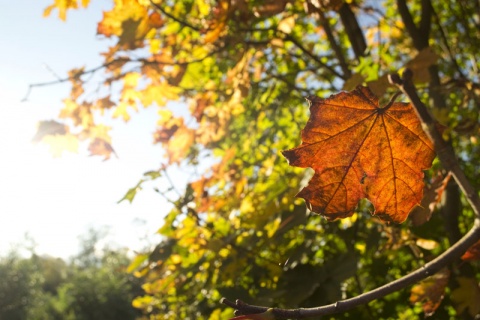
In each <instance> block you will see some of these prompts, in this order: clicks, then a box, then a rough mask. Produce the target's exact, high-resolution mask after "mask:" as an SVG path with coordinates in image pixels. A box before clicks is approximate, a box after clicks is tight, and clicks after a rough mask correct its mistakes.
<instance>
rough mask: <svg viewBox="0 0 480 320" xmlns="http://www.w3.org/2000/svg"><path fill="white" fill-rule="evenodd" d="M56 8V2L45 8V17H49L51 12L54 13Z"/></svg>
mask: <svg viewBox="0 0 480 320" xmlns="http://www.w3.org/2000/svg"><path fill="white" fill-rule="evenodd" d="M54 8H55V5H54V4H51V5H49V6H48V7H46V8H45V10H43V17H44V18H46V17H48V16H49V15H50V14H51V13H52V10H53V9H54Z"/></svg>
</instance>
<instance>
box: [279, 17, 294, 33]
mask: <svg viewBox="0 0 480 320" xmlns="http://www.w3.org/2000/svg"><path fill="white" fill-rule="evenodd" d="M294 26H295V16H290V17H288V18H286V19H283V20H282V21H280V23H279V24H278V27H277V29H278V30H280V31H282V32H283V33H286V34H289V33H291V32H292V30H293V27H294Z"/></svg>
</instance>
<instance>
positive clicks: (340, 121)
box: [283, 87, 435, 222]
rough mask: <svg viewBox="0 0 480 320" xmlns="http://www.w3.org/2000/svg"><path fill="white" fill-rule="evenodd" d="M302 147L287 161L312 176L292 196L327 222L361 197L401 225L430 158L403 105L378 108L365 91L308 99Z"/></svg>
mask: <svg viewBox="0 0 480 320" xmlns="http://www.w3.org/2000/svg"><path fill="white" fill-rule="evenodd" d="M309 101H310V104H311V106H310V120H309V121H308V122H307V125H306V127H305V129H304V130H303V132H302V141H303V143H302V145H301V146H300V147H297V148H295V149H292V150H288V151H284V152H283V155H284V156H285V157H286V158H287V159H288V160H289V163H290V164H291V165H294V166H298V167H311V168H312V169H314V170H315V175H314V176H313V178H312V180H311V181H310V183H309V185H308V186H307V187H305V188H304V189H303V190H302V191H301V192H300V193H299V194H298V195H297V196H299V197H301V198H304V199H305V200H306V201H307V206H308V208H309V209H310V210H312V211H314V212H318V213H321V214H322V215H323V216H324V217H326V218H327V219H328V220H334V219H338V218H346V217H349V216H351V215H352V214H353V213H354V211H355V209H356V207H357V204H358V201H359V200H360V199H362V198H368V199H369V200H370V201H371V202H372V203H373V206H374V207H375V212H374V214H376V215H379V216H380V217H381V218H383V219H385V220H387V221H394V222H403V221H405V220H406V219H407V217H408V214H409V213H410V211H411V210H412V208H413V207H414V206H416V205H419V204H420V201H421V200H422V196H423V171H422V170H425V169H428V168H429V167H430V165H431V163H432V160H433V158H434V157H435V152H434V151H433V144H432V142H431V141H430V140H429V138H428V137H427V135H426V134H425V133H424V132H423V130H422V127H421V126H420V121H419V120H418V117H417V115H416V114H415V112H414V111H413V109H412V106H411V105H410V104H406V103H398V102H393V101H392V102H390V103H389V104H388V105H386V106H384V107H380V106H379V105H378V98H377V97H376V96H375V95H374V94H373V93H372V92H371V91H370V90H369V89H368V88H365V87H358V88H357V89H356V90H355V91H352V92H350V93H340V94H337V95H334V96H331V97H330V98H328V99H324V100H322V99H318V98H315V97H311V98H309Z"/></svg>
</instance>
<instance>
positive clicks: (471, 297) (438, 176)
mask: <svg viewBox="0 0 480 320" xmlns="http://www.w3.org/2000/svg"><path fill="white" fill-rule="evenodd" d="M88 4H89V0H82V1H81V3H80V2H79V1H76V0H69V1H57V0H55V2H54V3H53V4H52V5H50V6H49V7H47V8H46V9H45V12H44V15H45V16H49V15H51V14H52V13H58V17H59V18H60V19H62V20H65V19H66V18H67V12H68V10H70V9H77V8H79V7H81V6H83V7H86V6H88ZM479 10H480V2H478V1H467V0H459V1H455V2H454V1H430V0H415V1H406V0H384V1H368V0H363V1H362V0H357V1H342V0H318V1H314V0H306V1H296V0H279V1H273V0H272V1H270V0H266V1H257V0H251V1H247V0H216V1H213V0H212V1H210V0H195V1H194V0H181V1H168V0H150V1H148V0H115V1H113V3H112V8H111V10H109V11H106V12H104V14H103V19H102V20H101V21H99V23H98V27H97V34H98V36H99V37H100V38H108V39H111V40H110V41H112V42H111V43H112V45H111V46H110V47H109V49H108V50H107V51H106V52H102V53H100V54H101V56H102V57H103V64H102V65H99V66H93V67H90V68H86V67H77V68H75V69H72V70H71V71H70V72H69V74H68V76H67V77H66V78H65V79H63V80H60V81H69V82H70V83H71V93H70V96H69V97H66V98H65V100H64V107H63V109H62V110H61V111H60V114H59V116H58V119H53V120H47V121H45V122H42V123H41V124H40V126H39V131H38V133H37V135H36V137H35V139H36V140H38V141H45V142H47V143H60V144H62V143H63V144H64V145H65V144H67V145H68V144H69V143H70V144H72V143H73V144H74V145H75V142H76V141H85V142H86V143H87V144H88V150H89V152H90V153H91V154H92V155H98V156H101V157H104V158H105V159H108V158H109V157H110V156H111V155H112V153H114V149H115V140H114V138H115V137H111V136H110V134H109V131H110V127H109V126H108V125H107V124H106V122H105V119H106V118H118V119H121V120H123V121H129V119H130V118H131V117H133V116H135V112H137V111H140V109H141V108H157V110H158V120H157V127H156V128H147V130H151V131H154V133H153V139H152V140H153V143H154V144H159V145H161V146H163V148H164V150H165V158H164V159H159V167H158V168H145V170H148V171H146V173H145V174H144V176H143V177H139V178H141V179H140V181H139V183H138V184H137V185H136V186H133V187H132V189H130V190H128V192H126V194H125V196H124V197H123V199H122V200H123V201H134V198H135V194H136V193H137V191H138V190H140V189H141V188H142V187H152V188H155V189H156V190H157V191H158V193H159V196H161V197H164V198H166V199H167V200H168V201H170V202H171V203H172V204H173V209H172V210H171V211H170V212H165V223H164V225H163V226H160V228H159V230H158V232H159V233H160V234H161V235H162V236H163V240H162V241H161V243H159V244H158V245H157V246H156V248H155V249H154V250H153V251H152V252H145V253H143V254H139V255H138V256H137V257H136V259H135V261H134V262H133V263H132V264H131V266H130V271H132V272H135V274H136V275H137V276H139V277H142V278H143V279H144V281H145V284H144V286H143V289H144V290H145V294H144V295H142V296H139V297H137V298H135V299H134V300H133V305H134V306H135V307H137V308H139V309H141V310H142V311H143V312H144V314H145V319H147V318H148V319H179V318H180V319H211V320H214V319H228V318H231V317H233V310H232V309H229V308H225V306H222V305H221V304H220V303H219V301H220V298H221V297H222V296H225V297H227V298H232V299H234V298H239V299H241V300H243V301H248V302H249V303H253V304H257V305H265V306H275V307H288V308H297V307H314V306H321V305H324V304H328V303H334V302H336V301H338V300H341V299H345V298H347V297H353V296H356V295H359V294H361V293H363V292H366V291H368V290H371V289H374V288H376V287H378V286H380V285H382V284H385V283H388V282H390V281H392V280H394V279H397V278H399V277H401V276H402V275H405V274H407V273H409V272H410V271H412V270H414V269H417V268H419V267H422V266H423V265H425V263H427V262H429V261H431V260H432V259H433V258H435V257H436V256H438V255H439V254H440V253H441V252H442V251H444V250H446V249H447V248H448V247H449V246H451V245H452V244H453V243H455V242H456V241H457V240H459V239H460V237H461V236H462V234H464V233H466V232H467V231H468V230H469V229H470V227H471V226H472V225H473V223H474V218H475V214H474V212H473V210H472V209H471V207H470V206H469V205H468V203H467V200H468V199H467V197H466V196H465V195H464V194H462V193H461V192H460V191H459V188H458V186H457V184H456V183H455V182H453V179H449V177H450V175H449V174H448V172H447V171H448V170H446V169H445V167H444V166H442V164H441V163H440V162H439V161H438V160H434V162H433V166H432V168H431V169H429V170H428V171H425V182H426V186H425V188H424V190H423V195H424V196H423V198H422V199H420V198H421V196H419V194H421V191H420V190H421V189H422V187H421V185H420V187H418V186H416V187H415V189H412V190H413V195H414V196H415V197H416V198H417V199H416V202H418V201H419V200H421V205H420V206H417V207H416V208H415V209H413V211H412V212H410V214H409V218H408V220H407V221H406V222H404V223H403V224H395V223H387V222H384V221H382V220H380V219H377V218H372V217H371V212H373V210H374V209H373V207H372V205H371V204H370V203H369V202H367V201H361V202H360V204H359V205H358V206H356V203H354V204H352V205H350V206H349V210H350V211H349V217H347V218H345V219H342V220H336V221H333V222H328V221H326V220H325V219H323V218H322V217H320V216H318V215H315V214H314V213H313V212H311V211H310V210H309V209H312V207H313V209H315V207H314V206H312V205H310V204H309V206H308V207H309V208H307V206H306V205H305V202H304V201H303V200H302V199H298V198H295V195H296V194H297V193H298V192H299V191H300V190H301V189H302V187H304V186H305V184H306V181H307V180H308V179H309V178H310V177H312V175H313V174H314V172H313V171H315V174H317V171H316V170H317V169H316V167H315V166H323V165H324V164H319V163H317V164H315V165H310V164H308V165H303V166H309V167H312V168H313V169H314V170H304V169H298V168H294V167H290V166H289V165H288V162H287V161H286V159H285V158H284V157H283V156H282V154H281V151H284V150H289V149H292V148H293V147H295V146H296V145H298V144H299V142H300V137H301V136H302V133H301V130H302V128H303V127H304V126H305V124H306V123H307V119H308V108H307V107H308V106H307V104H306V103H305V100H304V99H305V97H308V96H318V97H321V98H327V97H328V96H330V95H332V94H337V93H339V92H340V91H341V90H348V91H350V90H353V89H354V88H356V87H357V86H358V85H364V86H366V87H368V90H369V91H371V94H372V95H375V96H376V97H378V99H379V101H380V104H381V105H386V104H387V103H388V101H390V98H391V96H392V95H393V94H395V93H396V92H397V87H396V86H395V85H392V84H390V83H389V82H388V79H387V78H388V74H389V73H391V72H397V71H398V70H403V69H405V68H408V69H410V70H412V71H413V75H414V78H413V81H414V83H415V85H416V86H417V88H418V93H419V94H420V98H421V99H422V100H423V101H424V102H426V103H427V105H428V109H429V111H430V112H431V113H432V114H433V115H434V117H435V119H436V121H438V122H439V123H440V125H438V127H439V128H441V132H442V134H443V136H444V137H446V139H447V140H448V141H447V142H448V144H449V146H450V147H451V148H453V149H452V150H455V152H456V154H457V155H458V157H459V161H460V167H461V168H462V170H463V172H465V174H466V176H467V178H468V179H469V181H470V182H471V183H472V186H473V188H475V190H478V189H479V188H480V176H479V175H480V170H478V162H479V161H480V159H479V155H480V148H479V147H480V143H479V138H478V136H479V133H480V132H479V130H480V129H479V128H480V126H479V116H478V115H479V111H480V110H479V108H480V71H479V69H480V62H479V61H478V58H477V56H478V54H477V53H478V48H479V47H480V31H479V30H480V20H479V15H478V12H479ZM72 63H74V62H72ZM78 63H81V62H78ZM94 73H95V74H97V75H98V76H100V77H101V79H102V80H101V81H102V82H101V86H99V87H98V86H95V85H92V83H89V79H90V76H91V74H94ZM33 86H35V85H33ZM362 90H363V89H362ZM365 90H367V89H365ZM315 99H317V98H313V100H315ZM332 99H333V98H332ZM405 99H406V98H405ZM310 100H312V98H310ZM172 102H177V103H172ZM320 108H322V107H321V106H320ZM392 110H393V109H392ZM312 116H315V115H314V113H313V112H312ZM378 117H380V118H381V116H380V115H378ZM399 117H400V116H399ZM331 120H332V121H333V122H332V123H335V121H334V120H335V119H331ZM409 121H410V120H409ZM417 127H418V125H417ZM308 128H309V125H308V124H307V128H306V129H305V131H303V138H305V136H308ZM415 132H419V131H415ZM392 133H393V134H398V135H401V134H402V133H401V132H392ZM418 134H420V133H418ZM374 138H376V134H374V135H372V139H374ZM346 140H348V139H346ZM304 142H305V139H304ZM398 143H399V144H402V143H403V142H402V141H399V142H398ZM401 147H402V148H403V149H399V150H400V151H398V152H399V153H404V152H408V151H412V150H413V151H415V150H414V149H413V148H416V147H415V146H414V145H408V144H406V145H402V146H401ZM380 149H382V147H381V146H380ZM437 151H438V150H437ZM316 152H320V153H321V152H324V151H323V150H317V151H316ZM376 152H377V151H375V150H367V151H365V154H364V155H362V157H368V156H371V157H378V154H375V153H376ZM287 157H288V156H287ZM319 157H320V155H319ZM322 157H323V158H325V155H322ZM382 157H383V156H382V155H381V154H380V158H382ZM432 157H433V155H430V156H425V158H429V159H430V161H431V158H432ZM407 158H408V155H407ZM416 160H418V159H416ZM322 161H323V160H322ZM338 161H340V159H338ZM425 162H428V161H426V160H425ZM333 165H335V163H333ZM178 167H180V168H182V169H183V170H187V171H188V172H191V175H190V178H189V181H188V183H187V185H183V186H179V185H176V184H175V178H174V177H172V174H174V172H175V170H176V169H175V168H178ZM428 167H429V164H422V165H421V168H420V169H419V170H420V171H421V170H422V169H426V168H428ZM364 174H365V176H363V173H361V172H357V175H358V176H357V178H358V180H359V181H358V182H359V184H363V182H365V181H367V182H369V181H368V180H369V179H370V178H371V177H370V176H369V175H368V174H369V173H368V172H365V173H364ZM413 179H416V180H421V179H422V175H421V174H420V173H418V174H417V176H416V178H413ZM359 187H360V186H359ZM304 190H306V189H304ZM302 192H303V195H305V192H304V191H302ZM477 193H478V192H477ZM467 196H468V195H467ZM361 197H363V195H362V196H360V198H361ZM305 198H306V197H305ZM306 199H307V198H306ZM307 200H308V199H307ZM357 200H358V199H357ZM370 200H371V201H372V202H374V201H373V200H372V199H370ZM309 201H310V200H309ZM414 202H415V201H414ZM411 207H412V205H410V207H408V210H406V212H403V213H402V214H403V216H402V217H401V218H393V219H391V220H393V221H396V222H401V221H403V220H405V218H406V215H407V214H408V211H409V208H411ZM352 208H353V209H352ZM376 209H377V208H376ZM314 211H315V210H314ZM337 217H339V216H337ZM472 252H473V251H471V252H470V253H471V254H472ZM472 256H473V257H475V255H474V254H472ZM476 257H477V258H478V255H477V256H476ZM466 260H468V261H456V262H455V263H452V264H450V265H449V266H448V268H447V269H445V270H444V271H442V272H441V273H438V274H436V275H435V276H433V277H432V278H428V279H427V280H425V281H424V282H420V283H419V284H417V285H415V286H414V287H413V288H409V289H406V290H400V291H397V292H395V293H392V294H390V295H388V296H386V297H384V298H382V299H378V300H375V301H372V302H370V303H369V304H366V305H364V306H361V307H358V308H355V309H352V310H349V311H347V312H344V313H342V314H339V315H337V316H336V317H335V318H336V319H340V318H341V319H358V318H374V319H387V318H398V319H415V318H418V319H420V318H421V317H422V316H423V314H425V315H430V314H433V312H435V316H436V317H437V318H445V319H448V318H456V317H465V318H469V317H470V318H473V317H475V315H477V314H479V313H480V309H479V304H478V301H479V298H478V297H480V288H479V285H478V283H479V279H480V265H479V264H478V261H476V260H474V259H466ZM265 319H266V316H265Z"/></svg>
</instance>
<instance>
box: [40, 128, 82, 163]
mask: <svg viewBox="0 0 480 320" xmlns="http://www.w3.org/2000/svg"><path fill="white" fill-rule="evenodd" d="M42 142H43V143H46V144H47V145H49V147H50V152H51V153H52V155H53V156H54V157H55V158H58V157H60V156H61V155H62V154H63V152H64V151H70V152H74V153H77V152H78V138H77V137H76V136H74V135H72V134H68V133H67V134H65V135H60V134H56V135H48V136H45V137H44V138H43V139H42Z"/></svg>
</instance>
